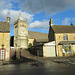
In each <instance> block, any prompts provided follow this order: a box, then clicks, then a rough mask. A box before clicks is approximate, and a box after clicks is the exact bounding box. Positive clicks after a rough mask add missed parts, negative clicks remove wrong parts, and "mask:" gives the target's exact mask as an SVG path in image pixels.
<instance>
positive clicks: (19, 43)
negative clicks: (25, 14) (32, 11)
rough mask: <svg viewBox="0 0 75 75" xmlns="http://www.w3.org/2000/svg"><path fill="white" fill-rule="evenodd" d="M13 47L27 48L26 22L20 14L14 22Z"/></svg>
mask: <svg viewBox="0 0 75 75" xmlns="http://www.w3.org/2000/svg"><path fill="white" fill-rule="evenodd" d="M14 47H15V48H28V23H27V21H24V19H23V18H22V16H21V15H20V16H19V17H18V20H17V21H15V22H14Z"/></svg>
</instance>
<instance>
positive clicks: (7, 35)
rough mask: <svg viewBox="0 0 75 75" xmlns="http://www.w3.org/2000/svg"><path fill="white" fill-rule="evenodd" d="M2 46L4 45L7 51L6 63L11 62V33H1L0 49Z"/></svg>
mask: <svg viewBox="0 0 75 75" xmlns="http://www.w3.org/2000/svg"><path fill="white" fill-rule="evenodd" d="M2 44H4V48H5V49H6V57H5V61H9V59H10V33H0V49H1V48H2Z"/></svg>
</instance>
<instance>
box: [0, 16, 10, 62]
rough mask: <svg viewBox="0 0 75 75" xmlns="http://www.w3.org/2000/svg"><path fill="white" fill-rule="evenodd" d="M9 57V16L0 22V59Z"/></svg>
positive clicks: (6, 59) (3, 59) (7, 59)
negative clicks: (5, 20)
mask: <svg viewBox="0 0 75 75" xmlns="http://www.w3.org/2000/svg"><path fill="white" fill-rule="evenodd" d="M9 59H10V17H7V22H0V60H1V61H9Z"/></svg>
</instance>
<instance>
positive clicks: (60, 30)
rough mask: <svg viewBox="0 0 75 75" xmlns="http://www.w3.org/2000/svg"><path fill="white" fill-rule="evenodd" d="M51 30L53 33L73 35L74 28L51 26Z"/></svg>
mask: <svg viewBox="0 0 75 75" xmlns="http://www.w3.org/2000/svg"><path fill="white" fill-rule="evenodd" d="M52 29H53V30H54V32H55V33H75V26H68V25H53V26H52Z"/></svg>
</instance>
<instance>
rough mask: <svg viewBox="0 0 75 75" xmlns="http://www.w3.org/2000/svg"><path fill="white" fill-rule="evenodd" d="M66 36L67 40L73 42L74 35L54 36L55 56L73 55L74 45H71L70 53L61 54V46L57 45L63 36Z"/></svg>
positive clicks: (61, 34) (59, 34) (58, 34)
mask: <svg viewBox="0 0 75 75" xmlns="http://www.w3.org/2000/svg"><path fill="white" fill-rule="evenodd" d="M64 34H66V35H68V40H69V41H70V40H72V41H73V40H74V41H75V33H56V34H55V40H56V52H57V56H70V55H74V54H75V45H72V44H71V49H72V53H68V54H65V55H64V54H63V53H62V45H58V43H59V42H60V41H63V35H64Z"/></svg>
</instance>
